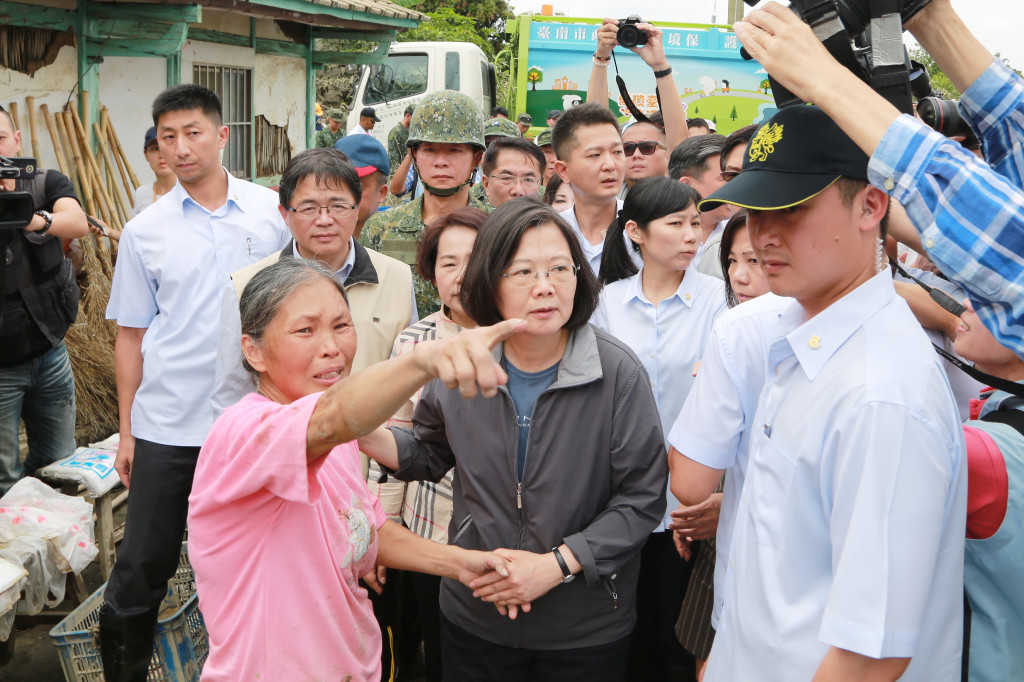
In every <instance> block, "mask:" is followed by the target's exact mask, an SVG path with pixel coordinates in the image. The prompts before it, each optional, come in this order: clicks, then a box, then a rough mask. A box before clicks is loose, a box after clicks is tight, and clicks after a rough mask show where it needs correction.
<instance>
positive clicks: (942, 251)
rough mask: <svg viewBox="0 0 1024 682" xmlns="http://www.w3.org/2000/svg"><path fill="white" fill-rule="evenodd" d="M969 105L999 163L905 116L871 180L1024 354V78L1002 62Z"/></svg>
mask: <svg viewBox="0 0 1024 682" xmlns="http://www.w3.org/2000/svg"><path fill="white" fill-rule="evenodd" d="M997 80H998V81H999V82H998V83H997V82H996V81H997ZM963 102H964V103H963V105H962V106H963V110H964V112H965V114H966V115H968V116H969V117H970V120H971V122H972V124H973V125H975V126H976V130H978V132H979V135H980V138H981V139H982V140H983V142H984V146H985V154H986V157H988V158H989V159H990V160H991V161H992V162H993V165H992V166H990V165H988V164H986V163H985V162H983V161H981V160H979V159H978V158H977V157H975V156H974V155H973V154H971V153H970V152H967V151H965V150H964V149H963V148H962V147H961V146H960V145H959V144H957V143H955V142H952V141H950V140H947V139H946V138H945V137H943V136H942V135H940V134H939V133H937V132H935V131H933V130H932V129H931V128H929V127H928V126H926V125H925V124H923V123H921V122H920V121H918V120H917V119H915V118H914V117H912V116H909V115H904V116H901V117H900V118H898V119H897V120H896V121H895V122H894V123H893V124H892V126H890V128H889V130H888V131H887V132H886V134H885V136H884V137H883V138H882V142H881V143H880V144H879V146H878V148H877V149H876V150H875V153H874V155H873V156H872V157H871V162H870V164H869V166H868V176H869V179H870V180H871V183H872V184H873V185H875V186H877V187H879V188H881V189H883V190H885V191H886V192H888V193H889V194H890V195H891V196H892V197H893V198H894V199H896V200H897V201H899V202H900V203H901V204H902V205H903V206H904V207H905V208H906V210H907V213H908V214H909V215H910V219H911V221H912V222H913V223H914V225H915V227H916V228H917V230H918V232H920V233H921V241H922V242H923V243H924V246H925V249H926V250H927V251H928V256H929V257H930V258H931V259H932V261H933V262H935V264H936V265H938V266H939V268H940V269H941V270H942V272H943V273H945V274H946V275H947V276H948V277H949V278H950V279H952V280H954V281H955V282H957V283H958V284H960V285H961V286H963V288H964V290H965V291H967V295H968V297H969V298H970V299H971V302H972V304H973V305H974V307H975V310H976V312H977V313H978V315H979V317H980V318H981V320H982V322H983V323H984V324H985V326H986V327H988V328H989V329H990V330H991V331H992V332H993V334H994V335H995V336H996V338H998V339H999V341H1000V342H1001V343H1003V344H1004V345H1006V346H1009V347H1011V348H1013V349H1014V350H1016V351H1017V352H1024V259H1022V257H1021V255H1024V191H1022V190H1021V189H1020V188H1021V186H1022V183H1021V178H1022V174H1024V146H1022V142H1024V128H1022V122H1024V81H1021V79H1020V77H1018V76H1017V75H1016V74H1013V72H1011V71H1009V70H1007V69H1005V67H1002V65H1001V64H994V65H993V66H992V67H990V68H989V70H987V71H986V72H985V74H983V76H981V77H980V78H979V79H978V81H977V82H975V83H974V84H973V85H972V86H971V88H970V89H969V90H968V92H967V93H965V95H964V100H963ZM989 107H990V108H989Z"/></svg>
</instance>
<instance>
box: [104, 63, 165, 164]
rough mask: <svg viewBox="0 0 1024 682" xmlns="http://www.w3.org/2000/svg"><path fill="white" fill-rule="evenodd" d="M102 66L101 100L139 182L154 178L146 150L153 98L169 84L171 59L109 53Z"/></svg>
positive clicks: (151, 121) (151, 123) (151, 118)
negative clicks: (168, 66)
mask: <svg viewBox="0 0 1024 682" xmlns="http://www.w3.org/2000/svg"><path fill="white" fill-rule="evenodd" d="M99 69H100V103H102V104H105V105H106V107H107V110H108V111H109V112H110V122H111V123H112V124H113V126H114V130H115V131H117V137H118V139H119V140H120V141H121V146H122V147H124V153H125V155H126V156H127V157H128V163H130V164H131V165H132V169H133V170H134V171H135V175H137V176H138V178H139V182H141V183H143V184H145V183H147V182H152V181H153V179H154V178H153V172H152V170H150V168H149V164H148V163H147V162H146V157H145V155H143V153H142V143H143V141H144V139H145V135H146V131H147V130H148V129H149V128H150V126H152V125H153V115H152V110H153V100H154V99H156V96H157V95H159V94H160V93H161V92H162V91H163V90H164V88H166V87H167V60H166V59H164V58H162V57H106V58H105V59H104V60H103V63H102V64H100V66H99Z"/></svg>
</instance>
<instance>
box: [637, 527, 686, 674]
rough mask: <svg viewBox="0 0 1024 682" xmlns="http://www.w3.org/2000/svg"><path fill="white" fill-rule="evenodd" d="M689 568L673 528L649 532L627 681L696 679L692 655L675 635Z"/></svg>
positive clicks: (642, 566)
mask: <svg viewBox="0 0 1024 682" xmlns="http://www.w3.org/2000/svg"><path fill="white" fill-rule="evenodd" d="M691 570H692V564H691V563H690V562H687V561H683V559H682V558H681V557H680V556H679V553H678V552H676V548H675V544H674V543H673V542H672V533H671V532H669V531H665V532H662V533H651V535H650V537H648V538H647V542H646V543H644V546H643V549H642V550H641V552H640V578H639V580H638V581H637V590H636V629H634V630H633V644H632V646H631V648H630V654H629V679H630V680H672V681H673V682H689V681H690V680H695V678H696V660H695V659H694V657H693V654H691V653H690V652H689V651H687V650H686V649H684V648H683V646H682V645H681V644H680V643H679V640H678V639H677V638H676V621H677V620H678V618H679V608H680V607H681V606H682V603H683V597H685V596H686V586H687V584H688V583H689V582H690V572H691Z"/></svg>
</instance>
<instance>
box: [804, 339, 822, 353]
mask: <svg viewBox="0 0 1024 682" xmlns="http://www.w3.org/2000/svg"><path fill="white" fill-rule="evenodd" d="M807 345H808V346H810V347H811V349H812V350H818V349H819V348H821V337H820V336H812V337H811V340H810V341H808V342H807Z"/></svg>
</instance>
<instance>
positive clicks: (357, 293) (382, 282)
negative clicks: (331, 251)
mask: <svg viewBox="0 0 1024 682" xmlns="http://www.w3.org/2000/svg"><path fill="white" fill-rule="evenodd" d="M361 248H363V247H361V246H359V245H357V246H356V249H361ZM287 250H290V248H289V249H286V251H287ZM281 253H282V252H278V253H275V254H271V255H270V256H267V257H266V258H264V259H263V260H261V261H259V262H257V263H253V264H252V265H249V266H247V267H244V268H242V269H241V270H238V271H236V272H233V273H232V274H231V282H232V284H234V287H235V294H237V295H238V297H239V298H241V296H242V290H243V289H245V285H246V284H248V283H249V280H251V279H252V278H253V276H254V275H255V274H256V273H257V272H259V271H260V270H262V269H263V268H265V267H267V266H268V265H272V264H274V263H276V262H277V261H278V260H280V258H281ZM365 254H366V255H368V256H369V257H370V264H371V265H372V266H373V267H372V270H373V271H374V273H375V277H376V280H377V281H376V283H374V282H373V281H369V280H368V279H367V276H370V279H372V276H373V275H374V273H371V272H369V271H368V269H367V268H365V267H360V265H362V264H361V263H360V262H359V257H358V252H357V262H356V268H354V269H353V272H352V276H350V277H349V279H348V281H347V282H346V286H345V293H346V294H347V295H348V306H349V310H350V311H351V313H352V321H353V323H354V324H355V328H356V356H355V358H354V359H353V361H352V371H353V372H358V371H359V370H361V369H365V368H366V367H369V366H370V365H372V364H374V363H377V362H380V361H381V360H387V359H388V358H389V357H391V347H392V346H393V345H394V343H395V339H396V338H397V337H398V335H399V334H400V333H401V332H402V330H403V329H405V328H406V327H408V326H409V321H410V320H411V319H412V272H411V271H410V270H409V266H408V265H406V264H404V263H401V262H399V261H397V260H395V259H394V258H390V257H388V256H385V255H382V254H379V253H377V252H376V251H372V250H370V249H365ZM353 280H354V281H353Z"/></svg>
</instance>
